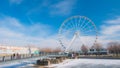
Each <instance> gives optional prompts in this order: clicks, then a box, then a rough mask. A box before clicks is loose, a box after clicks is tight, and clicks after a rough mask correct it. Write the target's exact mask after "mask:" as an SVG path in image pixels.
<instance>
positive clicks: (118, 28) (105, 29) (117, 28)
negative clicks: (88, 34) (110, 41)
mask: <svg viewBox="0 0 120 68" xmlns="http://www.w3.org/2000/svg"><path fill="white" fill-rule="evenodd" d="M119 33H120V25H109V26H107V25H106V26H105V25H104V26H102V34H104V35H114V36H116V35H119Z"/></svg>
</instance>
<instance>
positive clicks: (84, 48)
mask: <svg viewBox="0 0 120 68" xmlns="http://www.w3.org/2000/svg"><path fill="white" fill-rule="evenodd" d="M81 51H82V52H83V54H85V55H86V54H87V53H88V47H87V46H85V45H84V44H83V45H82V46H81Z"/></svg>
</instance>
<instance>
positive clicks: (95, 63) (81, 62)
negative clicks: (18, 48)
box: [49, 59, 120, 68]
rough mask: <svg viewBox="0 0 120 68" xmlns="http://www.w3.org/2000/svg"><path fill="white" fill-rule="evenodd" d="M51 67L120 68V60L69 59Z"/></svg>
mask: <svg viewBox="0 0 120 68" xmlns="http://www.w3.org/2000/svg"><path fill="white" fill-rule="evenodd" d="M49 67H55V68H120V60H113V59H68V60H65V61H64V62H62V63H60V64H53V65H51V66H49Z"/></svg>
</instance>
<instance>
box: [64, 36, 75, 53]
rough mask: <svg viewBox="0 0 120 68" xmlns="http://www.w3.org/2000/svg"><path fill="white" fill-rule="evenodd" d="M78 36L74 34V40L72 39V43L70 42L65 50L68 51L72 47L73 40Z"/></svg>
mask: <svg viewBox="0 0 120 68" xmlns="http://www.w3.org/2000/svg"><path fill="white" fill-rule="evenodd" d="M76 37H77V36H76V34H75V35H74V36H73V38H72V40H71V42H70V44H69V46H68V47H66V49H65V52H67V51H68V49H69V48H70V47H71V45H72V43H73V41H74V40H75V38H76Z"/></svg>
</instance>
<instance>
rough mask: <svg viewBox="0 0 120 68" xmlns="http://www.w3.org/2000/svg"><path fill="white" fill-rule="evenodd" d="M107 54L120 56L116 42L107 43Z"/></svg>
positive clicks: (119, 45)
mask: <svg viewBox="0 0 120 68" xmlns="http://www.w3.org/2000/svg"><path fill="white" fill-rule="evenodd" d="M108 50H109V53H111V54H113V55H116V56H118V55H119V54H120V43H118V42H109V43H108Z"/></svg>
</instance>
